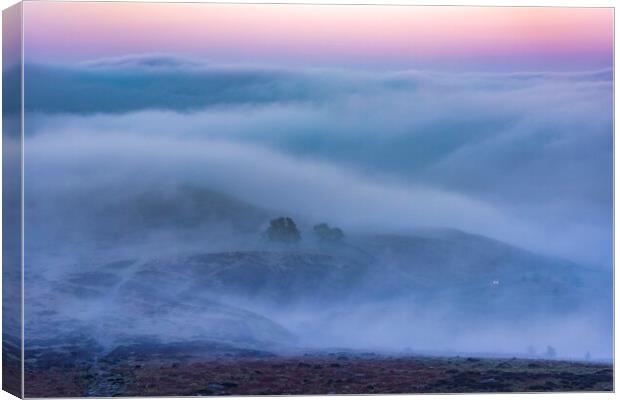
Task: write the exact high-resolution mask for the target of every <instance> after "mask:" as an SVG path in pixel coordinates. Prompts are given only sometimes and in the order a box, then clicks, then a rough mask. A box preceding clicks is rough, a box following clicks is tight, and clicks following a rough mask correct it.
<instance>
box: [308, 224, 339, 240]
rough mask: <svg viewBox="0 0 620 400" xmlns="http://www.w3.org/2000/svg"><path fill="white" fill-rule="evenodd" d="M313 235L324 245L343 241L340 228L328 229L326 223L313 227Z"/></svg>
mask: <svg viewBox="0 0 620 400" xmlns="http://www.w3.org/2000/svg"><path fill="white" fill-rule="evenodd" d="M313 230H314V233H315V234H316V235H317V237H318V239H319V241H321V242H325V243H339V242H342V239H344V233H343V232H342V229H340V228H330V227H329V225H327V224H326V223H322V224H318V225H314V229H313Z"/></svg>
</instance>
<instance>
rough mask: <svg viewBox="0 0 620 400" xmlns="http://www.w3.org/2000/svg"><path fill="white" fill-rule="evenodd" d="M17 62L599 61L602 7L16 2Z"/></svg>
mask: <svg viewBox="0 0 620 400" xmlns="http://www.w3.org/2000/svg"><path fill="white" fill-rule="evenodd" d="M24 21H25V51H26V53H25V54H26V60H30V61H32V60H35V61H42V62H59V63H70V62H75V61H82V60H89V59H97V58H102V57H111V56H121V55H127V54H141V53H170V54H179V55H184V56H189V57H195V58H201V59H205V60H207V61H212V62H254V63H284V64H304V65H313V66H360V67H371V68H375V67H385V68H416V67H417V68H440V69H466V70H476V69H482V70H495V69H498V70H515V71H520V70H554V69H556V70H575V69H596V68H605V67H611V63H612V52H613V9H611V8H543V7H537V8H532V7H520V8H515V7H421V6H320V5H250V4H245V5H241V4H196V3H193V4H192V3H176V4H175V3H92V2H89V3H68V2H65V3H63V2H26V3H25V4H24Z"/></svg>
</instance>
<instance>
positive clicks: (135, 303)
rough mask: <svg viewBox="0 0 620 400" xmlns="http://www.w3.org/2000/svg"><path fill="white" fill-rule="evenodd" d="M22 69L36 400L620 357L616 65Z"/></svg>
mask: <svg viewBox="0 0 620 400" xmlns="http://www.w3.org/2000/svg"><path fill="white" fill-rule="evenodd" d="M26 73H27V74H28V77H29V80H28V81H27V84H26V103H25V107H26V108H25V109H26V113H27V115H28V121H29V122H28V124H27V125H26V127H25V138H24V160H25V161H24V168H25V169H24V174H25V177H26V180H25V182H26V185H25V187H24V207H25V211H24V223H25V232H26V233H25V235H26V240H25V244H24V245H25V249H24V251H25V260H24V263H25V304H26V307H25V349H26V350H25V353H26V370H27V373H30V374H31V375H32V376H34V377H36V376H39V377H41V376H43V378H40V380H37V379H39V378H33V379H35V380H36V381H37V382H42V383H41V385H42V386H40V387H39V389H36V388H35V389H33V395H34V394H37V393H39V392H37V391H36V390H42V389H41V388H44V387H46V386H45V385H46V383H44V382H51V381H53V380H54V379H55V378H54V376H55V375H53V374H54V373H55V372H54V371H55V370H54V368H55V367H58V368H65V370H63V371H65V372H64V373H65V374H66V373H68V372H66V371H68V370H71V371H73V372H72V373H75V376H76V378H75V379H74V380H73V381H71V382H82V383H80V385H82V386H79V385H78V384H77V383H76V385H77V386H76V387H77V388H73V389H66V391H64V392H62V391H61V392H62V393H64V394H65V395H74V394H75V393H78V394H82V395H84V394H85V395H112V394H119V393H132V392H131V390H135V391H136V392H135V393H144V392H143V390H147V389H148V386H145V388H146V389H145V388H142V387H137V388H134V389H131V390H130V389H128V388H130V384H129V383H127V382H126V381H122V380H121V381H122V384H120V383H119V384H118V385H117V384H116V383H115V381H114V382H112V383H109V382H108V383H106V384H103V383H102V381H101V380H102V379H104V378H103V377H102V375H101V373H100V372H97V371H100V370H105V371H108V372H109V373H111V372H110V371H112V369H113V367H112V366H114V368H117V369H118V368H120V370H122V371H124V369H123V368H129V367H127V365H129V364H127V363H128V362H129V361H127V360H130V361H131V362H130V365H131V368H134V366H133V365H134V364H136V366H135V370H134V369H131V371H132V372H131V374H134V375H136V374H146V372H145V371H151V372H152V371H160V368H159V367H157V368H155V367H153V369H152V370H149V369H148V366H145V365H142V364H140V363H141V362H145V361H144V360H145V359H146V360H148V359H154V360H159V361H158V362H163V361H161V360H168V359H169V358H170V359H172V358H174V359H175V360H176V359H177V358H178V359H179V360H181V361H179V362H180V363H181V366H180V367H179V368H184V366H185V365H188V364H187V363H184V361H183V360H185V358H183V357H190V358H191V357H193V358H196V359H198V360H200V359H201V358H200V357H206V358H209V357H215V358H216V359H218V358H217V357H220V356H221V357H235V356H239V357H241V358H243V357H246V358H248V359H251V360H253V359H254V358H259V359H260V358H261V357H267V358H269V357H282V359H283V360H291V357H293V358H294V357H302V358H303V355H304V354H305V355H309V356H308V357H314V356H316V357H319V358H320V357H334V358H338V357H345V358H343V359H340V361H333V360H331V359H330V360H331V361H325V363H326V365H332V364H337V363H341V362H343V361H342V360H346V359H347V357H352V356H351V354H353V355H355V354H357V355H360V354H362V355H363V354H366V355H372V356H369V357H375V356H376V357H410V356H411V357H413V356H416V357H438V358H437V360H439V359H442V360H445V359H448V360H451V358H452V357H460V361H458V360H457V361H454V362H455V363H456V364H458V363H460V362H465V361H464V360H466V359H470V358H471V359H472V360H478V359H480V358H481V359H484V360H487V359H488V360H494V359H497V358H506V359H510V358H512V357H517V358H519V359H530V360H537V361H536V362H540V363H553V362H556V361H554V360H570V361H578V362H588V363H594V364H592V365H597V364H596V363H603V364H605V363H608V362H609V361H610V360H611V358H612V344H613V336H612V326H613V319H612V308H613V302H612V297H613V289H612V251H611V243H612V237H611V215H612V207H611V199H612V192H611V190H612V189H611V163H612V153H611V150H610V147H609V146H610V144H611V140H612V137H611V135H610V133H609V132H610V131H609V128H610V126H611V108H610V105H611V101H610V98H611V97H610V96H611V90H610V87H611V84H612V82H611V71H610V70H601V71H589V72H583V73H581V72H580V73H536V74H534V73H531V74H529V73H523V74H501V73H487V74H473V73H471V74H449V73H426V72H419V71H396V72H377V71H357V72H355V73H353V72H352V73H344V72H343V71H340V70H336V69H303V68H297V69H295V68H291V69H281V68H272V67H256V66H246V65H235V66H217V65H216V66H212V65H209V64H202V63H198V62H195V61H190V60H185V59H182V58H176V57H168V56H166V57H164V56H161V55H146V56H132V57H121V58H115V59H103V60H96V61H93V62H89V63H84V64H80V65H79V66H77V67H76V66H72V67H63V66H58V65H54V66H50V65H42V64H32V65H27V66H26ZM46 82H62V83H63V84H59V85H57V86H56V84H55V85H54V87H51V86H50V85H49V84H46ZM56 88H58V89H56ZM63 88H71V91H70V93H64V92H63V90H64V89H63ZM145 88H147V89H148V90H146V89H145ZM549 99H552V100H553V101H552V102H551V104H552V106H549V103H550V101H549ZM52 100H53V101H52ZM574 104H579V105H580V107H579V108H575V107H574ZM446 110H449V111H446ZM569 160H570V162H569ZM111 357H112V358H114V360H116V361H114V362H112V361H109V360H110V359H111ZM175 357H176V358H175ZM287 357H288V358H287ZM441 357H444V358H441ZM193 358H192V359H193ZM106 360H107V361H106ZM118 360H121V361H118ZM141 360H142V361H141ZM275 360H276V361H274V362H277V358H276V359H275ZM364 360H365V359H364ZM429 360H431V361H428V362H430V363H433V362H439V361H433V360H435V359H429ZM175 362H176V361H175ZM283 362H284V363H285V364H286V363H287V362H288V361H283ZM317 362H318V361H317ZM321 362H323V361H321ZM360 362H361V364H360V365H365V364H364V362H366V361H363V360H362V361H360ZM382 362H383V361H382ZM388 362H391V361H388ZM424 362H427V361H424ZM441 362H444V361H441ZM451 362H452V361H449V363H451ZM467 362H469V361H467ZM476 362H478V361H471V363H474V364H475V363H476ZM481 362H483V361H481ZM484 362H486V361H484ZM515 362H516V361H515ZM519 362H521V361H519ZM557 362H560V361H557ZM106 363H107V364H106ZM123 363H125V364H123ZM132 363H134V364H132ZM302 363H303V362H302ZM147 364H148V363H147ZM123 365H124V366H123ZM162 365H163V364H162ZM214 365H217V364H214ZM286 365H288V364H286ZM291 365H292V366H293V367H294V368H298V367H299V365H298V363H297V360H296V359H295V361H291ZM317 365H318V364H317ZM369 365H379V364H372V362H370V364H369ZM459 365H460V364H459ZM467 365H470V364H467ZM467 365H466V367H463V368H464V370H463V371H466V372H464V373H469V372H467V371H470V372H471V371H472V368H470V367H467ZM471 365H473V364H471ZM519 365H521V364H519ZM523 365H524V367H523V368H526V369H527V368H530V367H528V365H529V364H528V362H526V361H524V364H523ZM533 365H534V367H531V368H534V369H535V368H537V367H536V365H538V364H533ZM541 365H542V364H541ZM545 365H546V364H545ZM549 365H551V366H548V368H551V369H553V368H556V367H557V368H564V367H562V365H563V364H557V365H558V366H555V365H556V364H549ZM579 365H581V364H579ZM583 365H586V366H585V367H583V368H590V367H589V366H588V365H590V364H583ZM605 365H606V364H605ZM85 366H86V367H85ZM140 366H141V367H140ZM164 367H165V366H162V367H161V368H164ZM293 367H291V368H293ZM80 368H81V369H80ZM138 368H140V370H139V371H138ZM166 368H167V367H166ZM175 368H176V367H175ZM214 368H215V367H214ZM248 368H250V369H251V367H248ZM283 368H285V369H286V368H288V367H283ZM321 368H322V367H321ZM360 368H361V367H360ZM442 368H443V367H442ZM459 368H461V367H458V368H457V369H458V370H459V371H460V369H459ZM485 368H486V367H485ZM518 368H521V367H518ZM579 368H581V367H579ZM592 368H594V367H592ZM405 369H407V368H405ZM451 369H454V368H448V367H446V370H451ZM500 369H501V368H500ZM93 370H94V371H95V372H92V371H93ZM259 370H260V368H259ZM409 370H410V369H409ZM473 370H475V368H474V369H473ZM28 371H30V372H28ZM41 371H45V372H41ZM76 371H78V372H76ZM84 371H86V372H84ZM605 371H608V370H605ZM151 372H149V373H151ZM115 373H119V372H118V371H117V372H115ZM152 373H153V374H155V373H160V372H152ZM188 373H189V372H188ZM588 373H589V372H588ZM37 374H41V375H37ZM46 374H47V375H46ZM606 374H607V372H604V376H603V380H605V379H607V378H608V376H607V375H606ZM134 375H132V376H134ZM182 375H183V374H182ZM115 376H116V375H115ZM136 376H137V375H136ZM150 376H153V375H150ZM183 376H186V375H183ZM536 376H537V375H536ZM588 376H589V375H588ZM592 376H595V377H600V376H601V375H592ZM46 379H47V381H46ZM105 379H108V375H106V377H105ZM110 379H111V378H110ZM136 379H137V378H136ZM343 379H344V378H343ZM467 379H469V378H467ZM476 379H477V380H476V382H478V381H479V380H480V379H478V378H476ZM488 379H494V381H492V382H491V381H489V382H491V383H493V382H496V381H495V379H499V378H495V377H493V378H488ZM511 379H512V378H511ZM528 379H529V378H528ZM540 379H543V378H540V377H538V378H536V379H534V381H533V383H531V385H530V386H531V387H534V388H536V387H537V386H536V385H539V386H540V385H544V384H545V383H544V379H543V382H542V383H540V382H538V380H540ZM563 379H564V378H563ZM566 379H568V378H566ZM566 379H565V380H566ZM592 379H594V380H593V381H591V382H590V383H587V384H584V385H585V386H584V388H586V389H592V388H599V386H596V385H598V384H599V383H600V382H599V381H598V380H596V379H599V378H596V379H595V378H592ZM482 381H484V379H482ZM84 382H87V383H84ZM135 382H138V380H136V381H135ZM218 382H219V383H216V384H214V385H220V386H221V387H220V386H217V387H215V386H214V387H210V389H208V390H207V389H205V390H206V392H200V393H202V394H220V392H223V393H225V392H226V391H227V390H229V389H230V390H232V392H233V393H236V392H235V389H234V388H235V387H236V386H230V387H229V386H226V385H225V384H223V383H222V382H220V381H218ZM438 382H439V381H438ZM528 382H529V381H528ZM592 382H593V383H592ZM597 382H598V383H597ZM601 382H602V381H601ZM605 382H606V381H605ZM235 384H237V383H235ZM552 384H555V383H553V382H552ZM580 384H581V383H580ZM67 385H68V384H67ZM106 385H107V386H106ZM110 385H111V386H110ZM114 385H116V386H114ZM128 385H129V386H128ZM231 385H232V384H231ZM330 385H331V383H330ZM438 385H439V386H436V387H435V386H434V387H433V388H434V389H432V390H437V391H450V390H455V389H454V388H452V389H450V387H448V388H447V389H446V387H444V386H441V384H438ZM493 385H495V386H493ZM498 385H499V384H497V383H493V384H492V385H491V386H489V388H491V389H494V390H502V391H503V390H509V389H510V390H513V389H515V388H512V389H511V387H508V386H501V385H499V386H498ZM558 385H560V386H557V387H556V388H562V387H565V388H566V387H571V388H572V387H580V386H578V385H577V384H573V383H566V384H565V386H561V385H562V384H560V383H558ZM571 385H572V386H571ZM588 385H589V386H588ZM371 386H372V385H371ZM375 386H376V384H375ZM375 386H373V389H372V390H371V389H369V388H366V389H364V391H365V392H373V391H374V390H375V389H374V388H375ZM330 387H331V386H330ZM541 387H542V388H543V389H540V387H539V390H553V387H551V386H541ZM111 388H112V389H111ZM231 388H232V389H231ZM424 388H426V389H424ZM424 388H422V387H421V389H420V390H422V391H424V390H431V389H429V388H428V387H426V386H425V387H424ZM471 388H472V390H480V387H477V386H472V387H471ZM483 389H484V388H483ZM72 390H74V391H72ZM141 390H142V391H141ZM153 390H154V392H153V394H162V393H163V394H166V393H168V392H165V391H163V392H162V391H161V390H160V387H159V386H158V389H157V390H160V391H155V389H153ZM170 390H171V389H170ZM188 390H189V389H188ZM192 390H193V389H192ZM257 390H258V389H257ZM274 390H275V389H274ZM282 390H284V391H285V392H287V393H288V392H289V391H288V389H282ZM330 390H336V389H333V388H331V389H330V388H329V387H328V388H321V389H316V391H317V393H323V392H325V391H330ZM342 390H344V392H346V390H350V391H351V392H356V391H355V390H357V389H355V390H354V389H346V390H345V389H342ZM342 390H341V389H338V390H337V392H338V393H341V392H342ZM386 390H387V391H390V390H394V391H397V390H396V389H389V390H388V389H386ZM403 390H405V389H403ZM456 390H457V391H458V390H460V389H458V388H457V389H456ZM532 390H535V389H532ZM276 392H277V391H276ZM306 392H307V391H306ZM306 392H304V393H306ZM178 393H179V392H174V391H171V392H170V394H178ZM200 393H199V390H198V389H196V390H193V391H191V390H190V391H188V392H187V393H186V394H200ZM240 393H241V392H240ZM242 393H245V392H242ZM248 393H250V392H248ZM251 393H254V392H251ZM270 393H271V392H270ZM274 393H275V392H274ZM277 393H278V394H281V393H282V392H277Z"/></svg>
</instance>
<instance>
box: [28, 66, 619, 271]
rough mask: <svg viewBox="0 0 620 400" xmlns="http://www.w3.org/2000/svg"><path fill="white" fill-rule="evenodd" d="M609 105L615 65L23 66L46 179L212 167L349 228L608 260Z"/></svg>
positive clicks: (225, 178)
mask: <svg viewBox="0 0 620 400" xmlns="http://www.w3.org/2000/svg"><path fill="white" fill-rule="evenodd" d="M52 83H53V84H52ZM611 105H612V73H611V71H609V70H600V71H592V72H581V73H572V74H569V73H519V74H473V73H472V74H442V73H428V72H420V71H397V72H389V73H387V72H376V73H373V72H359V71H358V72H350V71H342V70H326V69H282V68H273V67H267V66H247V65H246V66H240V65H237V66H217V65H206V64H200V63H197V62H195V61H194V60H185V59H176V58H174V57H169V56H162V55H148V56H139V57H138V56H132V57H123V58H118V59H111V60H110V59H108V60H99V61H95V62H91V63H88V64H85V65H82V66H79V67H70V68H69V67H62V66H54V67H51V66H44V65H31V66H27V69H26V108H27V112H28V113H29V117H28V121H30V122H29V124H28V126H27V135H28V138H27V143H26V151H27V159H28V160H29V163H28V165H29V166H30V168H32V171H33V172H34V171H35V170H36V171H37V173H40V174H41V176H46V177H49V176H48V175H49V174H52V173H55V174H58V176H66V174H67V171H69V170H71V171H77V170H78V169H80V170H81V171H82V172H83V171H89V170H92V171H105V173H102V174H98V175H97V176H98V178H97V179H93V180H90V181H89V184H99V183H101V184H112V183H111V182H115V181H117V180H123V179H129V178H121V177H127V176H129V175H132V174H133V175H135V176H136V180H137V181H136V182H134V184H138V183H139V182H138V181H139V180H141V179H144V177H152V179H154V180H157V181H160V180H166V179H168V180H169V181H170V182H172V181H181V180H199V181H201V182H203V183H204V184H205V185H211V186H215V187H216V188H219V189H221V190H224V191H227V192H229V193H232V194H234V195H236V196H238V197H241V198H244V199H246V200H250V201H253V202H259V203H261V204H260V205H262V206H267V207H270V208H279V209H283V210H290V211H291V212H297V213H301V214H306V215H313V216H315V215H318V214H321V213H328V214H330V215H329V217H330V218H331V219H332V220H334V221H338V222H339V223H340V224H344V225H348V226H357V227H360V228H361V227H362V226H364V225H365V226H372V227H373V228H377V227H379V228H383V229H385V230H390V229H397V230H406V229H408V228H410V227H415V226H418V225H442V226H452V227H458V228H461V229H465V230H470V231H475V232H479V233H483V234H486V235H489V236H493V237H497V238H500V239H504V240H508V241H511V242H513V243H517V244H521V245H524V246H526V247H528V248H531V249H535V250H538V251H543V252H547V253H552V254H556V255H561V256H564V257H568V258H571V259H574V260H577V261H581V262H585V263H588V264H592V265H601V266H604V265H607V266H610V264H611V214H612V183H611V179H612V107H611ZM112 160H114V161H112ZM49 163H51V164H49ZM39 168H40V170H39ZM54 168H58V169H54ZM67 168H68V169H67ZM131 171H141V172H140V173H135V172H134V173H132V172H131ZM127 174H129V175H127ZM33 175H34V174H33ZM106 177H107V178H106ZM50 178H51V177H50ZM99 178H101V179H102V180H101V181H99V180H98V179H99ZM108 179H109V181H108ZM41 182H43V181H41ZM138 186H139V185H138Z"/></svg>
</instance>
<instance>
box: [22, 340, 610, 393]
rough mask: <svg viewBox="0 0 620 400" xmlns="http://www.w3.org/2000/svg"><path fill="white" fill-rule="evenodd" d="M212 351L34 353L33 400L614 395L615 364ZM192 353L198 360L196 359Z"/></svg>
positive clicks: (29, 386) (29, 372) (30, 369)
mask: <svg viewBox="0 0 620 400" xmlns="http://www.w3.org/2000/svg"><path fill="white" fill-rule="evenodd" d="M212 350H213V349H210V351H209V352H207V353H204V352H201V351H200V350H198V351H189V349H188V348H187V347H183V348H166V349H159V350H156V348H148V347H145V346H132V347H121V348H118V349H116V350H115V351H113V352H112V353H110V354H108V355H107V356H105V357H101V358H98V359H96V360H95V361H93V360H90V361H87V360H84V359H80V354H79V352H76V350H75V349H69V348H65V349H57V350H56V351H55V353H54V354H49V353H47V354H45V355H43V354H34V355H33V357H31V360H35V361H34V362H30V363H28V362H27V366H26V395H27V396H28V397H50V396H51V397H68V396H119V395H122V396H165V395H177V396H192V395H196V396H216V395H268V394H269V395H273V394H279V395H281V394H347V393H349V394H354V393H368V394H372V393H424V392H441V393H456V392H509V391H518V392H525V391H533V392H548V391H610V390H612V389H613V370H612V366H611V365H610V364H600V363H580V362H579V363H578V362H567V361H546V360H524V359H515V358H512V359H492V358H472V357H452V358H450V357H424V356H384V355H378V354H374V353H340V352H336V353H304V354H299V355H295V356H292V355H291V356H276V355H273V354H270V353H265V352H257V351H239V350H234V351H228V350H227V349H226V348H220V349H216V350H217V351H212ZM189 354H191V355H189Z"/></svg>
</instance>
